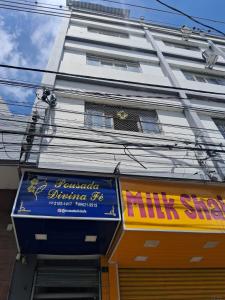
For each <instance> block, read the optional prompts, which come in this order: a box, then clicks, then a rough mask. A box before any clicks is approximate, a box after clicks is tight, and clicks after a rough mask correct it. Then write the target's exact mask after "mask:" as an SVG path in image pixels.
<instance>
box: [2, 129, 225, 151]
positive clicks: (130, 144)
mask: <svg viewBox="0 0 225 300" xmlns="http://www.w3.org/2000/svg"><path fill="white" fill-rule="evenodd" d="M0 133H5V134H12V135H23V134H24V131H21V130H20V131H19V130H17V131H13V130H0ZM29 135H30V136H33V137H42V138H54V139H61V140H73V141H82V142H90V143H94V144H95V143H96V144H107V145H116V146H122V147H125V146H126V147H129V150H132V149H133V148H132V147H139V148H140V149H141V148H143V149H152V148H157V149H158V148H162V149H167V150H168V149H169V150H172V149H177V150H190V151H198V152H202V151H206V150H207V151H212V152H213V153H225V150H222V149H215V148H207V149H202V148H200V147H190V146H179V145H177V144H155V145H152V143H149V144H147V143H133V142H128V141H120V142H114V141H112V140H111V141H109V140H103V139H101V138H99V139H92V138H83V137H79V136H76V137H71V136H70V137H69V136H65V135H57V134H55V135H54V136H53V135H52V134H44V133H32V134H29Z"/></svg>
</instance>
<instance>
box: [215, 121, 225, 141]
mask: <svg viewBox="0 0 225 300" xmlns="http://www.w3.org/2000/svg"><path fill="white" fill-rule="evenodd" d="M214 122H215V124H216V126H217V127H218V129H219V131H220V132H221V134H222V135H223V137H224V138H225V120H223V119H214Z"/></svg>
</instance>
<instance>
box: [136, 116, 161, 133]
mask: <svg viewBox="0 0 225 300" xmlns="http://www.w3.org/2000/svg"><path fill="white" fill-rule="evenodd" d="M140 121H141V128H142V131H143V132H155V133H159V132H160V128H159V124H158V122H157V119H156V118H153V117H151V116H147V115H145V116H144V115H140Z"/></svg>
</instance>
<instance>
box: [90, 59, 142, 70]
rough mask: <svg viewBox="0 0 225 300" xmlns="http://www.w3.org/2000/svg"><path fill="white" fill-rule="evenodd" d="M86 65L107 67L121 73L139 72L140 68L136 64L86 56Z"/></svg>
mask: <svg viewBox="0 0 225 300" xmlns="http://www.w3.org/2000/svg"><path fill="white" fill-rule="evenodd" d="M87 64H89V65H93V66H101V67H106V68H108V67H109V68H113V69H117V70H122V71H130V72H141V67H140V64H139V63H138V62H132V61H124V60H119V59H113V58H108V57H101V56H94V55H87Z"/></svg>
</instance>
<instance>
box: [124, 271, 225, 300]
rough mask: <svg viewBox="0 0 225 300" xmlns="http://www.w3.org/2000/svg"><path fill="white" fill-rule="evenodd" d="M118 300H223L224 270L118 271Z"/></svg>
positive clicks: (224, 297)
mask: <svg viewBox="0 0 225 300" xmlns="http://www.w3.org/2000/svg"><path fill="white" fill-rule="evenodd" d="M119 281H120V300H175V299H176V300H224V299H225V269H199V270H192V269H182V270H177V269H161V270H156V269H119Z"/></svg>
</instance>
